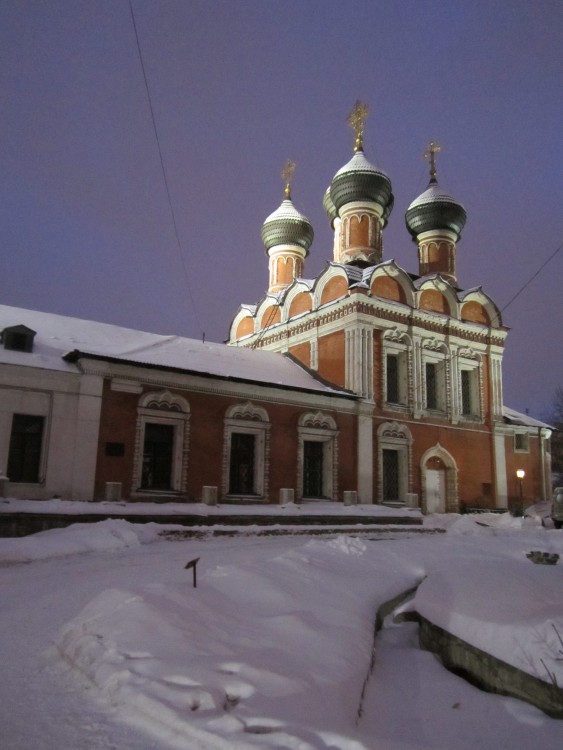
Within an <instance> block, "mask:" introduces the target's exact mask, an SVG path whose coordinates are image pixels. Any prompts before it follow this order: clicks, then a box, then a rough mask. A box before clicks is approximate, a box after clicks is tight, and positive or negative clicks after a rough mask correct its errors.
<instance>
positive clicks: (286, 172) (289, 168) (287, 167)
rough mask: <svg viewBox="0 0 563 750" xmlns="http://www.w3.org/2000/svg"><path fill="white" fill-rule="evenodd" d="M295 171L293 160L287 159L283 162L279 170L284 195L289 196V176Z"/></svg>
mask: <svg viewBox="0 0 563 750" xmlns="http://www.w3.org/2000/svg"><path fill="white" fill-rule="evenodd" d="M294 172H295V162H294V161H291V159H288V160H287V161H286V163H285V164H284V167H283V169H282V172H281V176H282V179H283V181H284V182H285V197H286V198H291V178H292V177H293V173H294Z"/></svg>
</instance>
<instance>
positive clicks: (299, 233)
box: [262, 197, 314, 253]
mask: <svg viewBox="0 0 563 750" xmlns="http://www.w3.org/2000/svg"><path fill="white" fill-rule="evenodd" d="M313 236H314V232H313V227H312V225H311V222H310V221H309V219H308V218H307V217H306V216H304V215H303V214H302V213H300V212H299V211H298V210H297V209H296V208H295V206H294V205H293V201H292V200H291V198H289V197H286V198H285V200H283V201H282V204H281V206H280V207H279V208H277V209H276V210H275V211H274V212H273V213H272V214H270V215H269V216H268V218H267V219H266V221H265V222H264V224H263V225H262V242H263V243H264V247H265V248H266V251H268V250H270V248H272V247H275V246H276V245H298V246H299V247H302V248H303V249H304V250H305V252H306V253H308V252H309V248H310V247H311V243H312V242H313Z"/></svg>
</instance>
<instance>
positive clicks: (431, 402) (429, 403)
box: [426, 362, 438, 409]
mask: <svg viewBox="0 0 563 750" xmlns="http://www.w3.org/2000/svg"><path fill="white" fill-rule="evenodd" d="M426 408H427V409H437V408H438V383H437V378H436V365H435V364H434V363H433V362H427V363H426Z"/></svg>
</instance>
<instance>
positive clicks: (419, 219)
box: [405, 178, 467, 240]
mask: <svg viewBox="0 0 563 750" xmlns="http://www.w3.org/2000/svg"><path fill="white" fill-rule="evenodd" d="M466 218H467V214H466V212H465V209H464V207H463V206H462V205H461V204H460V203H458V202H457V201H455V200H454V199H453V198H452V197H451V195H448V194H447V193H446V192H445V191H444V190H442V188H441V187H440V186H439V185H438V182H437V181H436V179H435V178H433V179H432V180H430V184H429V186H428V188H427V189H426V190H425V191H424V193H422V195H419V196H418V198H416V199H415V200H414V201H413V202H412V203H411V204H410V206H409V207H408V209H407V213H406V214H405V220H406V223H407V229H408V230H409V232H410V233H411V235H412V237H413V239H414V240H416V238H417V236H418V235H419V234H422V233H423V232H429V231H432V230H436V229H447V230H449V231H450V232H453V233H454V234H456V235H457V239H459V238H460V236H461V230H462V229H463V227H464V225H465V220H466Z"/></svg>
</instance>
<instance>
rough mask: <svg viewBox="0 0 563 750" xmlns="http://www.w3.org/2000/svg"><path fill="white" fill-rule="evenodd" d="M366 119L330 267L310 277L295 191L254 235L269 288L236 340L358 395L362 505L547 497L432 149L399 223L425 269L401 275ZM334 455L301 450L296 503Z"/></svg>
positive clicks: (337, 191) (357, 113)
mask: <svg viewBox="0 0 563 750" xmlns="http://www.w3.org/2000/svg"><path fill="white" fill-rule="evenodd" d="M366 114H367V108H366V107H365V105H362V104H361V103H358V104H357V105H356V108H355V110H354V111H353V112H352V114H351V115H350V118H349V123H350V124H351V125H352V127H353V129H354V131H355V136H356V138H355V145H354V154H353V156H352V158H351V159H350V161H349V162H348V163H347V164H345V165H344V166H343V167H341V168H340V169H339V170H338V171H337V172H336V174H335V175H334V178H333V180H332V182H331V184H330V186H329V188H328V189H327V191H326V193H325V195H324V201H323V205H324V207H325V210H326V213H327V218H328V221H329V222H330V224H331V227H332V229H333V231H334V246H333V257H332V260H330V261H329V262H328V265H327V267H326V269H325V270H324V271H323V272H322V273H321V274H320V275H319V276H318V277H317V278H315V279H308V278H306V276H305V275H304V263H305V260H306V257H307V255H308V252H309V248H310V246H311V243H312V240H313V228H312V226H311V224H310V223H309V221H308V220H307V218H306V217H305V216H304V215H303V214H301V213H300V212H299V211H298V210H297V208H296V207H295V206H294V204H293V202H292V200H291V188H290V184H289V182H288V184H287V186H286V191H285V200H283V202H282V203H281V205H280V207H279V208H278V209H277V210H276V211H274V212H273V213H272V214H271V215H270V216H269V217H268V218H267V219H266V221H265V223H264V225H263V227H262V240H263V242H264V246H265V249H266V253H267V255H268V259H269V287H268V291H267V292H266V294H265V295H264V297H263V298H262V300H261V301H260V302H259V303H258V305H242V306H241V308H240V310H239V311H238V314H237V315H236V317H235V318H234V320H233V323H232V325H231V330H230V339H229V343H230V344H231V345H233V346H244V347H250V348H254V349H267V350H269V351H277V352H288V353H289V354H291V355H292V356H294V357H295V358H296V359H297V360H299V361H300V362H302V363H303V364H304V365H305V366H306V367H307V368H309V369H310V370H311V371H313V372H315V373H317V374H318V375H319V376H320V377H322V378H323V379H324V380H326V381H328V382H330V383H332V384H335V385H338V386H340V387H343V388H346V389H348V390H349V391H351V392H352V393H354V394H356V395H357V396H358V397H359V398H360V401H359V402H358V414H357V424H356V427H357V435H356V438H355V444H356V454H355V461H356V465H357V484H356V489H357V492H358V496H359V498H360V499H361V501H362V502H369V503H372V502H374V503H391V504H397V505H405V504H406V505H410V506H414V507H421V508H422V509H423V510H424V511H425V512H433V511H441V512H443V511H459V510H461V509H463V508H465V507H468V506H479V507H481V506H485V507H506V506H507V503H508V500H509V498H510V497H514V496H517V495H518V494H519V492H520V490H521V489H522V480H523V479H524V477H525V476H526V475H527V476H528V484H529V482H530V481H531V482H532V483H533V484H532V486H533V494H534V496H535V497H538V498H546V497H547V496H548V495H549V492H550V472H549V467H550V458H549V436H550V430H549V427H548V425H545V424H543V423H541V422H538V421H536V420H533V419H530V418H529V417H526V416H525V415H521V414H517V413H515V412H513V411H511V410H509V409H507V408H505V407H504V406H503V398H502V358H503V348H504V343H505V339H506V336H507V329H506V328H505V327H504V326H503V323H502V318H501V314H500V311H499V309H498V308H497V306H496V305H495V303H494V301H493V300H492V299H491V297H489V296H488V295H487V294H486V293H485V292H484V291H483V290H482V289H481V287H479V288H476V289H468V290H464V289H462V288H461V287H460V286H459V285H458V279H457V273H456V246H457V243H458V242H459V240H460V238H461V232H462V230H463V227H464V224H465V221H466V212H465V210H464V208H463V206H462V205H461V204H460V203H458V202H457V201H456V200H455V199H454V198H453V197H451V196H450V195H448V193H446V192H445V191H444V190H442V189H441V187H440V185H439V183H438V179H437V174H436V154H437V152H438V151H439V146H438V145H437V144H435V143H431V144H430V146H429V148H428V152H427V154H426V156H427V158H428V160H429V163H430V179H429V184H428V187H427V189H426V190H425V191H424V192H423V193H422V194H421V195H419V196H418V197H417V198H415V200H413V202H412V203H411V204H410V206H409V207H408V209H407V211H406V214H405V221H406V228H407V230H408V232H409V234H410V235H411V237H412V240H413V241H414V242H415V243H416V246H417V248H418V269H417V272H416V273H410V272H407V271H406V270H404V269H402V268H400V267H399V266H397V265H396V264H395V262H394V261H393V260H386V259H385V257H384V255H383V230H384V229H385V226H386V224H387V221H388V220H389V216H390V214H391V211H392V209H393V192H392V186H391V181H390V179H389V177H388V176H387V175H386V174H385V173H384V172H383V171H382V170H381V169H379V168H377V167H376V166H375V165H374V164H372V163H370V161H369V160H368V159H367V157H366V156H365V154H364V148H363V126H364V120H365V116H366ZM290 174H291V165H289V171H288V172H287V177H288V179H289V177H290ZM327 260H329V259H328V258H327ZM333 443H334V440H333V439H329V437H328V436H327V437H325V438H324V439H320V438H318V437H317V438H314V439H304V440H303V443H302V445H300V448H299V455H300V457H301V459H300V460H301V463H302V464H303V468H302V472H300V476H301V474H302V475H303V476H304V477H309V479H308V480H307V481H309V482H310V483H311V484H310V486H307V487H304V488H303V490H302V491H303V492H304V494H305V495H307V494H309V493H310V494H312V495H313V496H317V495H318V496H321V497H327V496H331V489H330V487H331V485H330V475H331V472H330V467H331V466H332V463H333V461H334V458H333V456H334V454H335V446H334V445H333ZM517 472H518V474H517ZM522 472H524V474H522ZM300 489H301V488H300Z"/></svg>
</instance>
